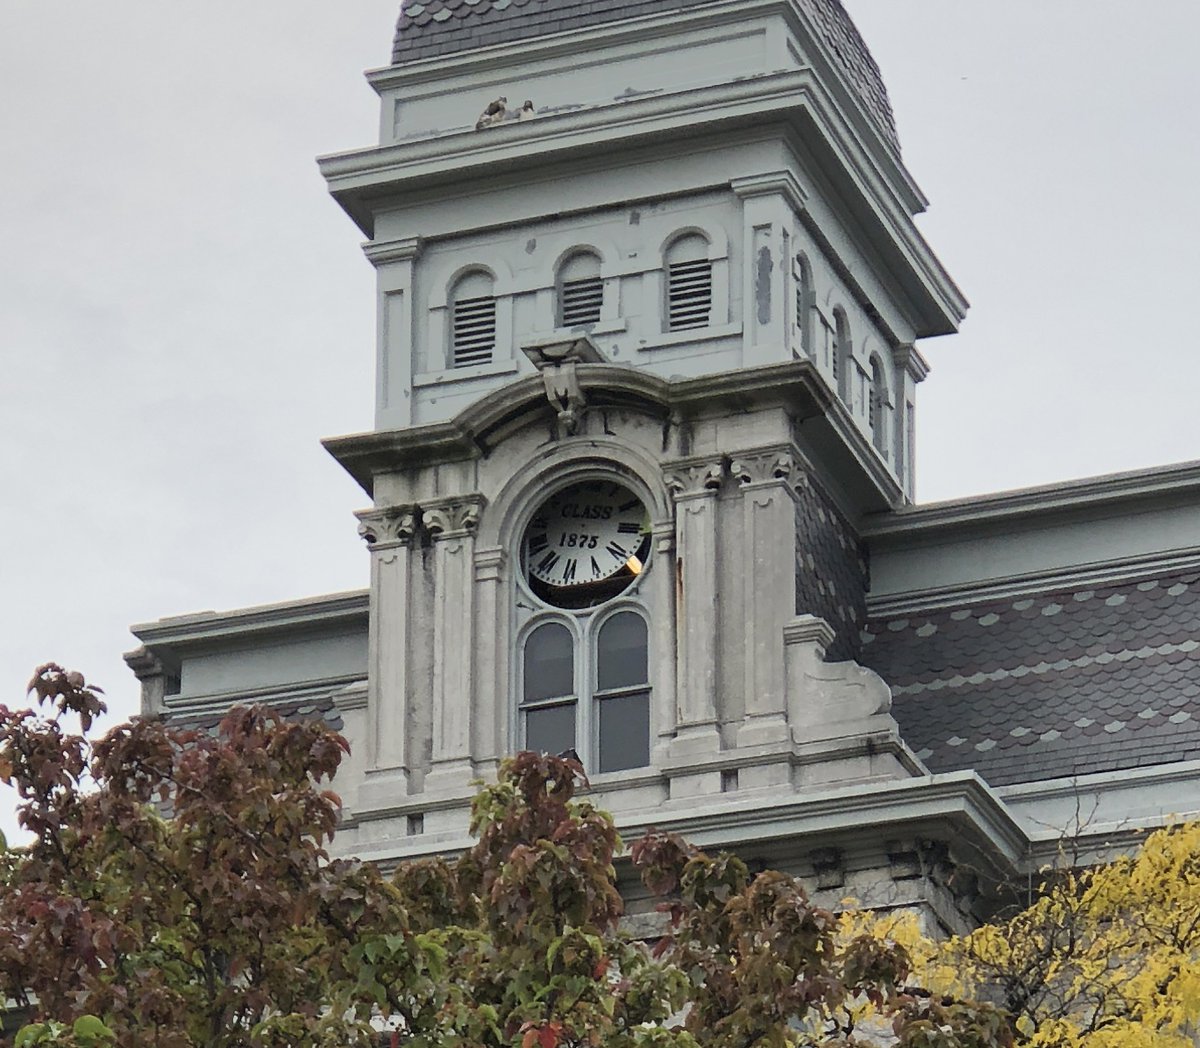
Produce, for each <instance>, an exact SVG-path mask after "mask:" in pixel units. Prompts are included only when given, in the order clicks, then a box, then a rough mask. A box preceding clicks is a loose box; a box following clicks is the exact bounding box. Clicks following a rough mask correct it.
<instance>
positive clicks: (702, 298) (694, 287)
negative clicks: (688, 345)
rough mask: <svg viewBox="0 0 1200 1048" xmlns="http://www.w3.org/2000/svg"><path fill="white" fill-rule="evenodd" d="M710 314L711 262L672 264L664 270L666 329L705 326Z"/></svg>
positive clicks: (680, 329) (674, 329)
mask: <svg viewBox="0 0 1200 1048" xmlns="http://www.w3.org/2000/svg"><path fill="white" fill-rule="evenodd" d="M711 313H712V263H711V262H709V261H708V260H707V259H699V260H697V261H695V262H673V263H671V265H670V266H669V267H668V269H667V329H668V330H669V331H684V330H687V329H688V328H702V327H708V325H709V316H710V314H711Z"/></svg>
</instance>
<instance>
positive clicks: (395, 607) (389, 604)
mask: <svg viewBox="0 0 1200 1048" xmlns="http://www.w3.org/2000/svg"><path fill="white" fill-rule="evenodd" d="M358 518H359V525H358V533H359V535H361V536H362V537H363V539H364V540H365V541H366V543H367V548H368V549H369V550H370V551H371V620H370V628H369V633H368V642H367V658H368V662H369V666H370V669H369V672H368V681H369V686H368V692H367V723H368V724H369V725H370V732H369V734H370V737H369V739H368V754H367V767H368V769H369V770H370V771H372V772H383V773H389V772H390V773H392V774H389V775H388V776H387V778H389V779H393V778H394V779H395V780H397V781H396V783H395V784H394V785H395V787H396V788H398V789H399V790H400V792H403V793H407V792H408V786H409V781H408V776H409V771H410V768H409V762H408V759H407V754H406V739H407V735H408V725H407V723H406V722H407V719H408V702H409V692H410V686H409V680H408V666H409V659H408V640H409V625H410V623H409V618H410V604H411V589H412V579H411V572H412V563H411V560H412V540H413V535H414V534H415V532H416V524H417V514H416V507H414V506H392V507H388V508H385V509H374V510H366V511H364V512H362V513H359V514H358Z"/></svg>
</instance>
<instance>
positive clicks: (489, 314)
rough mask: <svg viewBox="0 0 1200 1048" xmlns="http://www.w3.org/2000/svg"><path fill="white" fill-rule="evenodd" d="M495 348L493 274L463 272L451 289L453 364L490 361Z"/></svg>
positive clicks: (467, 364) (451, 350)
mask: <svg viewBox="0 0 1200 1048" xmlns="http://www.w3.org/2000/svg"><path fill="white" fill-rule="evenodd" d="M495 351H496V295H495V291H494V282H493V280H492V276H491V274H490V273H488V272H486V271H485V270H481V269H476V270H472V271H471V272H469V273H464V274H463V275H462V276H461V277H459V278H458V280H457V281H456V282H455V284H454V287H453V289H452V290H451V292H450V354H449V355H450V366H451V367H452V368H468V367H474V366H475V365H477V364H490V363H491V361H492V358H493V356H494V354H495Z"/></svg>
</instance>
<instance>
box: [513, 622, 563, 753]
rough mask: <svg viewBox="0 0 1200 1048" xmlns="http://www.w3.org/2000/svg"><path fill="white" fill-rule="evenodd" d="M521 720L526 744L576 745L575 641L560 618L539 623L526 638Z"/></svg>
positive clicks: (547, 749) (558, 748) (544, 748)
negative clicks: (558, 620)
mask: <svg viewBox="0 0 1200 1048" xmlns="http://www.w3.org/2000/svg"><path fill="white" fill-rule="evenodd" d="M523 678H524V679H523V681H522V689H521V720H522V721H523V724H524V735H525V748H526V749H528V750H536V751H539V752H541V753H562V752H563V751H564V750H570V749H574V748H575V712H576V709H575V708H576V701H575V641H574V638H572V636H571V631H570V630H569V629H567V627H566V626H564V625H563V624H562V623H561V622H547V623H544V624H543V625H541V626H538V627H537V629H535V630H534V631H533V632H532V633H530V634H529V636H528V638H526V640H525V657H524V666H523Z"/></svg>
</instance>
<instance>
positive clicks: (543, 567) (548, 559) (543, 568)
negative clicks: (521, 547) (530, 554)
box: [537, 550, 558, 575]
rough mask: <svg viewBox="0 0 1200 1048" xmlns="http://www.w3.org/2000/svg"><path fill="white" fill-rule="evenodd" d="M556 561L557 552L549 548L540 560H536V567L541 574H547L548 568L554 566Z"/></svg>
mask: <svg viewBox="0 0 1200 1048" xmlns="http://www.w3.org/2000/svg"><path fill="white" fill-rule="evenodd" d="M557 563H558V554H557V553H555V552H554V550H551V551H550V552H549V553H547V554H546V555H545V556H544V557H543V558H542V559H541V560H539V561H538V566H537V569H538V571H540V572H541V573H542V574H543V575H548V574H549V573H550V569H551V568H552V567H554V565H555V564H557Z"/></svg>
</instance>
